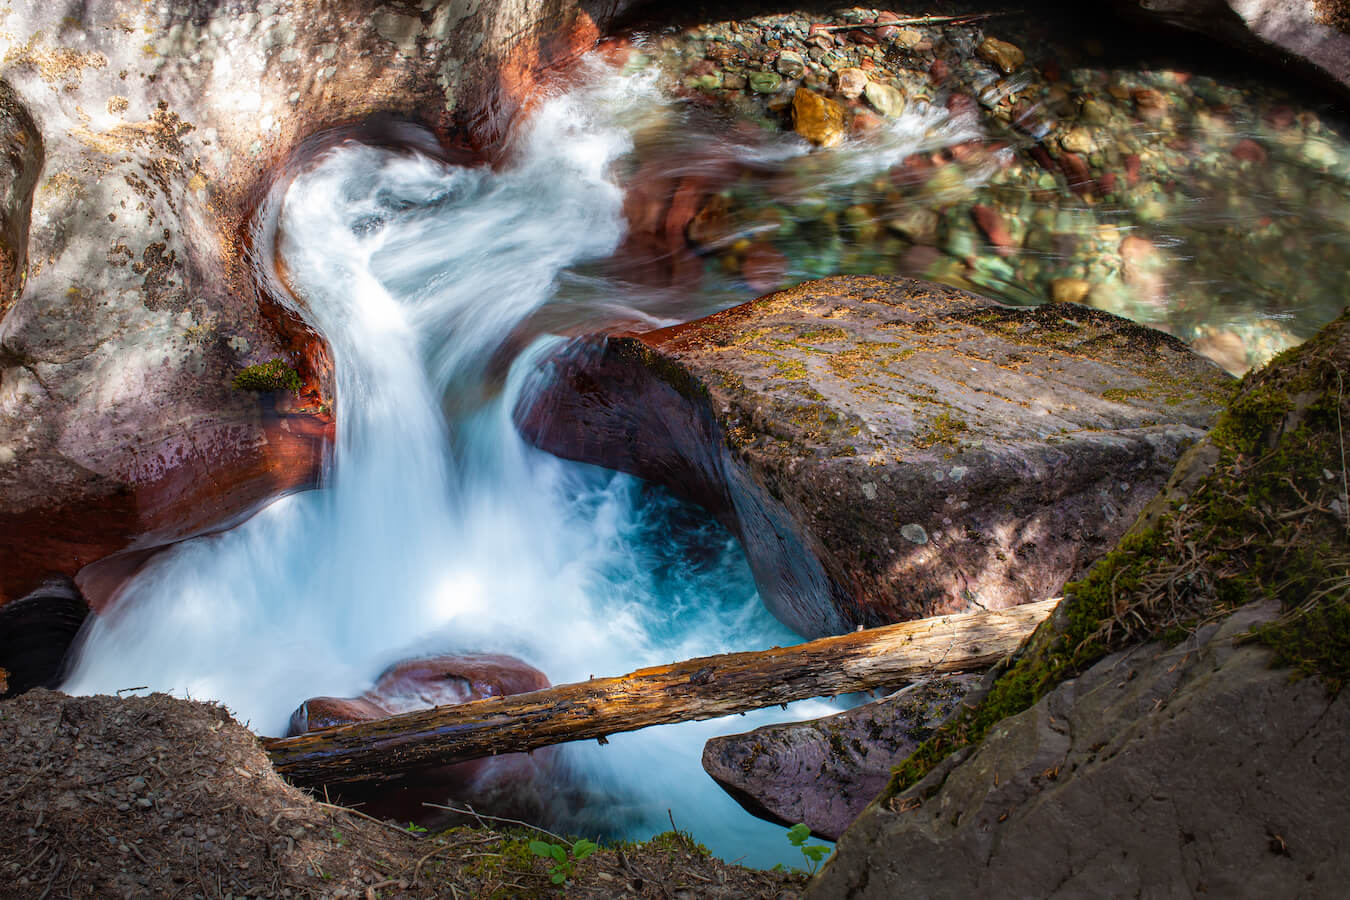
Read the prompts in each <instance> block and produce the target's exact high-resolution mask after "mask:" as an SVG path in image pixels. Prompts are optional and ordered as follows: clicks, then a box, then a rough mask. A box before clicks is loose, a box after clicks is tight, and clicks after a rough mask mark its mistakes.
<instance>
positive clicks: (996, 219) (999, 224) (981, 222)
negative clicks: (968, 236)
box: [970, 203, 1016, 256]
mask: <svg viewBox="0 0 1350 900" xmlns="http://www.w3.org/2000/svg"><path fill="white" fill-rule="evenodd" d="M970 217H971V218H972V219H974V220H975V224H976V225H978V226H979V228H980V231H981V232H983V233H984V236H985V237H986V238H988V240H989V243H991V244H993V245H994V250H995V252H996V253H998V255H999V256H1012V255H1013V253H1014V252H1016V244H1015V242H1014V241H1013V237H1012V232H1010V231H1009V230H1008V223H1007V222H1005V221H1004V220H1003V216H1001V215H1000V214H999V212H998V210H996V209H994V208H993V207H992V206H985V205H984V204H983V203H977V204H975V205H974V206H973V207H971V209H970Z"/></svg>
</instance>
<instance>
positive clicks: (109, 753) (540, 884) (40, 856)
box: [0, 689, 803, 900]
mask: <svg viewBox="0 0 1350 900" xmlns="http://www.w3.org/2000/svg"><path fill="white" fill-rule="evenodd" d="M0 772H3V773H4V774H3V775H0V897H24V898H37V900H46V898H48V897H156V898H172V897H184V898H190V897H197V898H203V900H207V898H226V897H234V898H243V897H269V898H270V897H359V898H370V900H373V898H377V897H378V898H386V900H387V898H397V897H409V898H411V897H465V898H467V897H531V896H550V895H554V894H557V893H559V891H560V890H565V892H566V896H568V897H597V898H598V897H606V898H608V897H620V896H626V897H660V898H667V900H670V898H686V897H688V898H694V897H716V898H722V897H725V898H750V897H765V898H768V897H774V898H795V897H796V896H797V891H798V889H800V888H801V886H802V884H803V880H802V878H801V876H794V875H784V874H781V873H774V872H760V871H753V870H750V869H744V868H741V867H739V866H731V865H727V864H725V863H722V862H720V861H718V860H716V859H712V858H711V857H709V856H707V855H706V852H705V851H702V850H701V848H699V847H698V846H697V845H696V844H694V843H693V842H692V841H689V840H688V839H687V838H685V837H684V836H682V835H678V834H674V833H672V834H668V835H663V836H658V837H657V838H654V839H653V840H652V841H650V842H647V843H645V844H642V845H625V846H616V847H607V848H605V849H603V850H601V851H599V852H597V853H596V854H595V855H593V856H591V857H589V858H588V859H586V860H584V861H582V862H580V863H578V864H577V865H576V867H575V868H576V870H575V872H574V874H573V877H572V879H571V880H570V881H569V882H568V883H567V884H566V885H565V888H559V887H556V886H555V885H553V884H552V883H551V881H550V865H549V864H547V863H545V862H544V861H543V860H541V859H538V858H536V857H535V856H534V855H533V854H531V853H530V851H529V847H528V841H529V840H531V839H534V838H540V837H542V838H543V840H545V841H549V842H554V839H553V838H549V837H546V836H541V835H537V834H530V833H527V832H526V831H524V830H523V829H522V830H519V831H507V832H503V831H495V830H490V829H488V828H458V829H454V830H452V831H448V832H444V833H441V834H434V835H431V834H411V833H409V832H407V831H405V830H404V829H403V828H400V827H399V826H397V825H394V824H391V823H386V822H381V821H378V820H375V819H372V818H370V817H368V816H364V815H363V814H362V813H360V812H358V811H355V810H348V809H344V808H342V807H339V806H334V805H330V804H327V803H324V802H322V801H319V800H316V799H314V798H312V797H310V796H309V795H307V794H305V793H303V792H301V791H299V790H297V789H295V788H293V787H291V786H290V785H288V784H286V783H285V782H284V781H282V780H281V779H280V778H279V777H278V776H277V775H276V773H275V772H273V770H272V767H271V764H270V763H269V761H268V759H267V756H266V754H264V753H263V751H262V750H261V749H260V747H259V745H258V741H257V738H256V737H255V736H254V735H253V734H252V733H251V732H249V731H248V730H247V729H245V728H244V727H243V726H241V725H239V724H238V723H237V722H235V721H234V720H233V719H232V718H231V717H230V714H229V712H228V710H226V709H225V708H223V707H221V706H216V705H212V704H207V703H200V702H195V701H184V700H178V699H175V698H173V697H170V696H167V695H165V694H154V695H152V696H149V697H133V698H126V699H118V698H114V697H69V696H66V695H65V694H60V693H55V692H52V691H47V690H43V689H38V690H34V691H30V692H29V693H27V694H24V695H22V696H20V697H17V698H15V699H12V700H7V701H5V702H3V703H0Z"/></svg>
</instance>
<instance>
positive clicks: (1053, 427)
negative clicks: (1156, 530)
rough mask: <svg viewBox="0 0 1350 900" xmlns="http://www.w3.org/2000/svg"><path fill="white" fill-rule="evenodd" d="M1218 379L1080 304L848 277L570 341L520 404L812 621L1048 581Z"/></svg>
mask: <svg viewBox="0 0 1350 900" xmlns="http://www.w3.org/2000/svg"><path fill="white" fill-rule="evenodd" d="M1230 382H1231V379H1229V377H1228V376H1227V375H1225V374H1224V373H1223V372H1222V371H1221V370H1219V369H1218V367H1216V366H1215V365H1214V364H1212V363H1210V362H1209V361H1207V360H1205V359H1202V358H1201V357H1199V356H1197V355H1196V354H1194V353H1192V352H1191V351H1190V350H1189V349H1187V348H1186V346H1185V345H1184V344H1182V343H1181V342H1179V341H1177V340H1175V339H1173V338H1171V337H1169V336H1168V335H1165V334H1162V333H1160V332H1157V331H1153V330H1151V329H1147V328H1144V327H1141V326H1138V325H1135V324H1133V323H1130V322H1128V321H1126V320H1124V319H1120V318H1117V317H1115V316H1111V315H1109V314H1106V313H1102V312H1099V311H1096V310H1092V309H1088V308H1085V307H1080V306H1075V305H1070V304H1052V305H1047V306H1044V307H1039V308H1032V309H1019V308H1011V307H1005V306H1000V305H999V304H997V303H995V302H994V301H992V300H988V299H985V298H981V297H977V296H975V295H973V294H968V293H965V292H963V291H959V290H956V289H953V288H948V287H944V286H940V285H935V284H930V283H927V282H922V281H915V280H911V279H898V278H897V279H880V278H866V277H846V278H830V279H825V280H823V281H817V282H809V283H807V284H803V285H799V286H798V287H795V288H791V289H789V290H786V291H782V292H780V293H777V294H772V295H770V296H767V297H763V298H760V299H759V300H755V301H753V302H751V303H746V304H743V305H741V306H738V307H735V308H733V309H730V310H727V311H726V312H723V313H719V314H717V315H714V316H709V317H708V318H705V319H700V320H697V321H695V322H691V323H689V324H687V325H682V326H676V327H674V328H667V329H662V330H659V331H653V332H649V333H646V334H641V335H630V336H622V337H614V338H608V337H605V336H601V335H596V336H591V337H588V338H582V339H578V340H577V341H575V342H573V343H572V344H571V345H569V346H568V347H567V348H566V349H564V350H563V351H562V352H561V353H560V354H559V355H558V356H557V357H556V358H555V359H554V361H553V362H552V366H551V372H550V373H548V377H547V381H546V383H544V384H542V385H541V386H540V387H539V389H538V390H536V391H535V392H534V393H533V394H530V395H528V396H526V397H525V398H523V399H522V401H521V403H520V405H519V406H518V407H517V409H516V421H517V424H518V426H519V427H520V429H521V432H522V433H523V434H524V435H525V436H526V438H527V439H528V440H530V441H532V442H533V443H534V444H536V445H537V446H539V447H541V448H543V449H545V450H548V451H550V452H552V453H555V454H557V455H560V456H563V457H567V458H569V459H578V460H584V461H586V462H590V463H595V464H598V465H603V466H608V467H610V468H615V469H620V470H622V471H626V472H630V473H633V474H636V475H639V476H641V477H644V478H648V479H651V480H654V481H658V482H660V483H662V484H664V485H667V486H669V487H670V488H671V489H673V490H676V491H679V492H681V493H682V494H683V495H685V496H687V497H689V498H691V499H693V500H695V501H697V502H699V503H701V504H702V505H703V506H705V507H706V508H707V509H708V510H709V511H711V512H712V513H713V514H714V515H715V516H716V517H717V518H718V519H719V520H720V521H722V522H723V523H724V524H725V525H726V526H727V527H728V528H729V529H731V531H732V532H733V533H734V534H736V535H737V537H738V538H739V539H740V541H741V543H742V545H743V546H744V547H745V550H746V554H747V556H748V558H749V561H750V565H751V568H752V570H753V571H754V573H755V578H756V582H757V584H758V586H759V590H760V594H761V596H762V597H763V598H764V601H765V603H766V604H767V605H768V607H769V609H770V610H771V611H773V613H774V614H775V615H776V616H777V617H778V618H779V619H780V620H782V621H783V622H785V623H786V624H788V625H789V626H790V627H792V628H793V629H795V630H796V631H797V632H798V633H800V634H802V635H805V636H810V637H814V636H819V635H822V634H831V633H839V632H842V631H846V630H851V629H852V628H854V627H856V626H858V625H865V626H871V625H878V624H883V623H886V622H893V621H899V620H903V619H910V618H920V617H924V616H931V615H938V614H942V613H947V612H955V611H959V610H965V609H969V608H972V607H979V606H982V607H987V608H1001V607H1007V606H1012V605H1015V604H1019V603H1024V602H1026V601H1028V600H1033V599H1042V598H1045V597H1051V596H1054V595H1055V593H1056V592H1057V591H1058V590H1059V588H1060V587H1061V586H1062V585H1063V583H1064V582H1065V581H1066V580H1067V579H1068V578H1070V577H1071V576H1073V575H1075V574H1077V573H1079V572H1081V571H1082V570H1083V569H1084V568H1085V566H1086V564H1088V563H1090V562H1091V561H1092V560H1093V559H1095V558H1096V557H1097V556H1098V555H1100V554H1101V553H1104V552H1105V551H1106V550H1107V549H1109V548H1110V546H1111V545H1112V544H1113V543H1114V542H1115V540H1116V539H1117V538H1118V537H1119V536H1120V534H1121V533H1122V532H1123V531H1124V529H1125V528H1126V526H1127V525H1128V524H1129V522H1130V521H1131V520H1132V519H1133V518H1134V516H1135V515H1136V514H1137V513H1138V511H1139V510H1140V509H1141V508H1142V507H1143V505H1144V504H1145V503H1146V502H1147V501H1148V499H1149V498H1150V497H1151V496H1152V495H1153V493H1154V492H1155V491H1156V490H1157V489H1158V487H1160V486H1161V485H1162V483H1163V482H1164V481H1165V480H1166V477H1167V475H1168V473H1169V472H1170V471H1171V469H1172V466H1173V465H1174V464H1175V462H1176V459H1177V457H1178V456H1179V455H1180V453H1181V451H1182V450H1183V449H1184V448H1185V447H1186V446H1188V445H1189V444H1190V443H1192V442H1194V441H1195V440H1196V439H1197V438H1199V437H1200V436H1201V435H1203V434H1204V432H1205V429H1206V427H1207V426H1208V423H1209V420H1210V418H1211V416H1212V415H1213V413H1214V411H1215V410H1216V408H1217V407H1216V402H1217V401H1218V400H1219V399H1220V398H1221V397H1223V396H1224V395H1225V393H1226V391H1227V389H1228V385H1229V384H1230ZM910 526H914V527H910ZM920 536H922V537H920Z"/></svg>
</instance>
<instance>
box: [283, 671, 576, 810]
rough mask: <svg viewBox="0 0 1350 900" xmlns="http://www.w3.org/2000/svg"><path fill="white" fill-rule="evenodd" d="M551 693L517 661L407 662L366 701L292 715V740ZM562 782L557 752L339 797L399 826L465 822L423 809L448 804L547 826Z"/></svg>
mask: <svg viewBox="0 0 1350 900" xmlns="http://www.w3.org/2000/svg"><path fill="white" fill-rule="evenodd" d="M548 686H549V680H548V676H546V675H545V674H544V673H543V672H540V671H539V670H538V669H536V668H534V667H533V666H529V665H526V664H525V663H523V662H521V661H520V660H518V659H516V658H515V657H513V656H505V655H502V654H491V653H488V654H460V655H448V656H434V657H426V658H422V659H411V660H405V661H404V662H401V663H397V664H396V665H393V666H391V667H389V668H388V669H386V670H385V671H384V672H383V673H382V674H381V675H380V677H379V678H378V679H377V680H376V682H375V685H374V686H373V687H372V688H371V689H370V690H369V691H367V692H366V693H365V694H363V695H362V696H360V697H313V698H311V699H309V700H306V701H305V702H304V703H302V704H300V706H299V708H298V709H296V711H295V712H294V713H292V714H291V721H290V727H289V729H288V730H287V732H286V733H287V734H288V735H297V734H305V733H306V732H309V731H315V730H317V729H320V728H332V727H334V726H338V725H350V724H352V723H355V722H371V721H374V720H376V719H383V718H385V717H387V716H391V715H395V714H397V713H403V712H411V711H413V710H417V709H430V708H432V707H436V706H447V705H455V704H460V703H467V702H469V701H471V700H482V699H484V698H487V697H501V696H507V695H510V694H521V693H526V692H528V691H537V690H541V689H543V688H546V687H548ZM560 777H561V772H560V771H558V770H557V769H555V767H554V753H553V751H552V748H544V749H541V750H538V751H536V752H534V753H504V754H501V755H499V756H494V757H491V758H488V759H478V760H473V761H471V762H463V763H457V764H454V765H449V766H433V767H429V768H425V769H420V770H418V771H416V772H414V773H411V774H410V775H408V776H407V777H405V778H404V779H402V780H401V781H399V782H397V783H395V784H393V785H380V786H378V787H375V788H365V787H361V786H356V785H348V786H344V787H342V788H340V789H339V788H336V787H335V789H336V790H340V792H341V796H342V799H343V800H344V801H346V802H351V803H360V804H362V809H363V810H365V811H366V812H368V813H371V814H372V815H376V816H381V817H384V818H387V819H393V820H394V821H398V822H417V823H421V824H425V825H432V824H435V825H443V824H448V823H451V822H458V821H460V819H459V818H458V817H455V816H453V815H448V814H447V813H446V812H445V811H444V810H437V809H435V808H434V807H425V806H423V805H422V804H423V802H424V801H425V802H430V803H439V804H442V805H444V804H445V803H446V802H447V800H453V801H455V802H457V803H460V804H462V803H465V802H467V803H469V804H471V805H472V806H473V807H474V808H475V809H477V810H479V811H480V812H485V813H488V814H489V815H505V816H512V817H529V818H528V820H529V821H542V817H543V816H544V815H545V814H546V813H547V812H548V810H549V805H550V797H551V796H553V795H554V794H556V793H557V792H558V791H559V790H560V788H561V785H560V784H559V779H560ZM468 821H471V820H468Z"/></svg>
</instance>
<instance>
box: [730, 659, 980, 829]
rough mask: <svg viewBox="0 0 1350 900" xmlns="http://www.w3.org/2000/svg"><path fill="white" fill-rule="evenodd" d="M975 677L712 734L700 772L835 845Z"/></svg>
mask: <svg viewBox="0 0 1350 900" xmlns="http://www.w3.org/2000/svg"><path fill="white" fill-rule="evenodd" d="M979 680H980V678H979V676H978V675H955V676H950V677H947V678H935V679H932V680H931V681H927V682H924V683H921V684H916V685H911V686H910V687H907V688H905V689H903V690H900V691H897V692H896V693H894V694H892V695H890V696H889V697H884V698H882V699H881V700H877V701H874V702H872V703H865V704H863V705H862V706H859V707H856V708H854V709H851V710H848V711H847V712H842V713H839V714H838V715H835V716H829V717H826V718H823V719H814V720H812V721H809V722H796V723H792V724H789V725H765V726H764V727H762V728H756V729H755V730H754V731H749V732H746V733H744V734H730V735H725V736H723V737H716V738H713V739H712V740H710V741H708V743H707V744H705V745H704V747H703V768H704V770H705V771H706V772H707V773H708V774H709V775H711V776H712V778H713V780H714V781H716V782H717V783H718V784H720V785H721V786H722V787H723V788H724V789H725V790H726V791H727V793H729V794H731V796H732V797H734V798H736V801H737V802H738V803H740V804H741V805H742V806H744V807H745V808H746V809H747V810H749V811H750V812H751V813H754V814H755V815H757V816H759V817H760V818H763V819H768V820H770V821H773V822H779V823H781V824H783V825H795V824H796V823H798V822H804V823H806V824H807V825H808V826H809V827H810V828H811V833H812V834H814V835H816V836H817V837H822V838H825V839H827V840H837V839H838V838H839V835H841V834H843V832H844V829H845V828H847V827H848V826H849V824H850V823H852V822H853V820H854V819H856V818H857V817H858V814H859V813H861V812H862V811H863V809H864V808H865V807H866V806H867V804H868V803H870V802H871V801H872V800H873V798H875V797H876V796H877V794H879V793H881V789H882V788H884V787H885V786H886V783H887V782H888V781H889V780H890V777H891V768H892V767H893V766H895V765H896V764H897V763H899V762H901V761H902V760H903V759H904V758H905V757H906V756H908V755H909V754H910V753H911V752H913V750H914V748H915V747H917V746H918V744H919V742H920V741H922V740H923V739H924V738H926V737H927V736H928V735H929V734H930V733H931V731H932V728H933V726H934V725H936V724H938V723H939V722H941V721H942V719H943V718H945V717H946V715H947V713H949V712H950V711H951V710H952V709H953V708H955V706H956V704H957V703H959V702H960V700H961V697H962V695H964V694H965V693H966V692H967V691H968V690H970V689H971V688H972V687H974V686H975V685H976V684H978V683H979Z"/></svg>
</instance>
